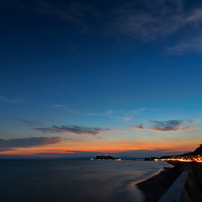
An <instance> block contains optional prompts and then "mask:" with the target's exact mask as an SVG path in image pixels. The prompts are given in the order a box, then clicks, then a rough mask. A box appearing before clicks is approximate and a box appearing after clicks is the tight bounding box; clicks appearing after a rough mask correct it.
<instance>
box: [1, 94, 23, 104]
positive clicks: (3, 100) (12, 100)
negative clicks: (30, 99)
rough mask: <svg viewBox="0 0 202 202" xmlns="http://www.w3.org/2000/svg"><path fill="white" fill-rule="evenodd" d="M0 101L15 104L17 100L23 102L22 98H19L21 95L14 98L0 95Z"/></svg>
mask: <svg viewBox="0 0 202 202" xmlns="http://www.w3.org/2000/svg"><path fill="white" fill-rule="evenodd" d="M0 101H2V102H9V103H14V104H17V103H19V102H24V99H23V98H21V97H18V98H14V99H10V98H7V97H5V96H0Z"/></svg>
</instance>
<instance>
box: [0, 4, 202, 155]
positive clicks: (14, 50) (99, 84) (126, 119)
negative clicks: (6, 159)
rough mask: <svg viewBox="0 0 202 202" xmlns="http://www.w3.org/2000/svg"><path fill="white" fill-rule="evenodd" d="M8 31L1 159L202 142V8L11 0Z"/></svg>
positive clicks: (0, 98) (3, 32)
mask: <svg viewBox="0 0 202 202" xmlns="http://www.w3.org/2000/svg"><path fill="white" fill-rule="evenodd" d="M0 27H1V29H0V128H1V130H0V151H2V154H1V156H7V155H11V154H12V155H20V156H23V155H30V154H35V155H36V154H38V153H43V154H44V153H48V154H50V153H62V154H63V155H66V151H69V152H73V151H79V152H86V151H88V154H89V152H99V151H103V152H114V151H115V150H116V151H117V152H120V151H126V150H127V151H128V150H129V151H140V150H154V151H153V152H154V153H155V151H156V154H159V152H163V151H180V150H181V151H189V150H192V149H194V148H195V147H197V146H198V145H197V144H198V143H199V142H200V141H202V140H201V136H200V134H201V116H202V115H201V112H202V109H201V103H202V94H201V92H202V91H201V89H202V79H201V75H202V70H201V63H202V57H201V52H202V37H201V36H202V35H201V33H202V2H200V1H192V2H190V1H188V0H187V1H183V0H179V1H177V2H176V1H174V0H169V1H168V0H162V1H160V0H142V1H124V2H123V1H117V0H116V1H115V0H112V1H105V0H104V1H85V2H84V1H73V0H72V1H60V2H59V3H58V2H57V1H55V0H52V1H51V0H46V1H45V0H41V1H39V0H35V1H34V0H33V1H25V0H24V1H23V0H2V1H1V2H0ZM32 137H34V138H36V139H34V140H33V138H32ZM98 137H99V138H98ZM11 138H12V139H13V142H17V143H19V144H17V143H15V144H14V143H12V144H11V143H10V140H11ZM37 138H38V139H37ZM51 138H52V139H51ZM66 138H67V139H66ZM35 140H36V141H35ZM37 141H38V142H37ZM5 142H6V143H5ZM5 144H6V146H5ZM71 154H72V155H74V154H75V153H68V154H67V155H71ZM79 154H80V153H79ZM91 154H92V153H91ZM152 154H153V153H152ZM135 155H137V156H138V155H139V153H136V154H135ZM143 155H144V153H143ZM145 155H146V153H145ZM147 155H148V154H147Z"/></svg>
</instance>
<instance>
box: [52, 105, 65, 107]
mask: <svg viewBox="0 0 202 202" xmlns="http://www.w3.org/2000/svg"><path fill="white" fill-rule="evenodd" d="M53 106H54V107H62V108H63V107H67V106H66V105H53Z"/></svg>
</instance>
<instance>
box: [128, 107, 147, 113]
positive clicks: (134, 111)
mask: <svg viewBox="0 0 202 202" xmlns="http://www.w3.org/2000/svg"><path fill="white" fill-rule="evenodd" d="M145 110H147V108H140V109H136V110H130V112H132V113H133V114H139V113H140V112H141V111H145Z"/></svg>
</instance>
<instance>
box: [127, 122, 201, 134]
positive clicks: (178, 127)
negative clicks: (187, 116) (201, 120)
mask: <svg viewBox="0 0 202 202" xmlns="http://www.w3.org/2000/svg"><path fill="white" fill-rule="evenodd" d="M149 123H150V125H151V126H150V127H147V128H145V127H143V125H142V124H140V125H132V126H130V129H131V130H133V128H135V129H138V130H151V131H156V132H180V131H186V130H197V129H200V128H199V127H197V126H193V124H194V122H193V121H182V120H170V121H149Z"/></svg>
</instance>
